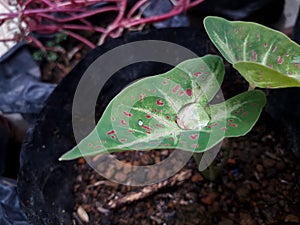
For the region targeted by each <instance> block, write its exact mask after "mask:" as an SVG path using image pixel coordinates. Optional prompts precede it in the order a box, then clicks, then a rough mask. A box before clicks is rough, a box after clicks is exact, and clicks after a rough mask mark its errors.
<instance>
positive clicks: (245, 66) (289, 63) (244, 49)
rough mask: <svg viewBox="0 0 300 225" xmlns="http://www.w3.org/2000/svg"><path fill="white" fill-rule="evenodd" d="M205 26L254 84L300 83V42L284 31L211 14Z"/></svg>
mask: <svg viewBox="0 0 300 225" xmlns="http://www.w3.org/2000/svg"><path fill="white" fill-rule="evenodd" d="M204 26H205V29H206V31H207V33H208V35H209V37H210V39H211V41H212V42H213V43H214V44H215V46H216V47H217V48H218V50H219V51H220V52H221V54H222V55H223V56H224V58H225V59H226V60H227V61H228V62H230V63H231V64H233V67H234V68H235V69H237V70H238V71H239V72H240V74H241V75H242V76H243V77H244V78H245V79H246V80H247V81H248V82H249V84H250V87H251V88H252V89H254V88H255V87H260V88H285V87H300V58H299V56H300V46H299V45H298V44H297V43H295V42H293V41H292V40H290V39H289V38H288V37H287V36H286V35H284V34H283V33H281V32H279V31H276V30H273V29H270V28H268V27H265V26H263V25H260V24H256V23H252V22H242V21H235V22H231V21H228V20H225V19H223V18H220V17H213V16H209V17H206V18H205V20H204Z"/></svg>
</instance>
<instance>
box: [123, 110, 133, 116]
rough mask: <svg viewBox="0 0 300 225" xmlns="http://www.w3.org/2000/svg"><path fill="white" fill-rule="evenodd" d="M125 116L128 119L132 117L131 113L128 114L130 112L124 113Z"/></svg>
mask: <svg viewBox="0 0 300 225" xmlns="http://www.w3.org/2000/svg"><path fill="white" fill-rule="evenodd" d="M123 114H124V115H125V116H128V117H132V114H131V113H128V112H125V111H124V112H123Z"/></svg>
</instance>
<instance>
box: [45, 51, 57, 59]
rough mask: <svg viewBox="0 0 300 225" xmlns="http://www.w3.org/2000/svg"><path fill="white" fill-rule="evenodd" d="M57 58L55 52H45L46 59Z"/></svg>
mask: <svg viewBox="0 0 300 225" xmlns="http://www.w3.org/2000/svg"><path fill="white" fill-rule="evenodd" d="M57 58H58V55H57V53H56V52H48V53H47V60H48V61H55V60H57Z"/></svg>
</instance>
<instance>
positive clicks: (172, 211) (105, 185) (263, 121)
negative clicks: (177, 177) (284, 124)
mask: <svg viewBox="0 0 300 225" xmlns="http://www.w3.org/2000/svg"><path fill="white" fill-rule="evenodd" d="M285 140H286V137H285V132H284V130H282V129H281V128H280V127H279V126H277V124H274V121H272V120H271V119H270V118H269V117H268V115H266V114H263V115H262V117H261V118H260V120H259V122H258V123H257V124H256V126H255V127H254V129H253V130H252V131H251V132H250V133H249V134H247V135H246V136H244V137H240V138H235V139H231V146H232V151H231V155H230V157H229V159H227V162H226V164H225V167H224V168H222V169H221V171H220V174H219V175H218V176H217V178H216V180H214V181H210V180H208V179H206V178H204V176H203V174H201V173H199V172H198V170H197V166H196V164H195V162H194V160H193V159H191V160H190V161H189V162H188V164H187V165H186V166H185V167H184V168H183V169H182V171H188V170H191V171H192V174H191V175H190V176H189V177H188V179H185V180H184V181H181V182H180V181H179V182H177V183H175V185H172V186H167V187H165V188H160V189H159V190H158V191H154V192H153V193H152V194H151V195H150V196H148V197H146V198H141V199H137V200H135V201H133V202H131V203H128V204H121V205H119V206H116V207H115V208H112V207H111V205H110V202H111V201H114V200H116V199H121V198H123V197H124V196H125V197H126V196H128V195H130V194H131V193H133V192H134V193H137V192H140V191H142V190H143V189H142V188H143V187H130V186H126V185H121V184H117V183H113V182H111V181H109V180H106V179H105V178H103V177H101V176H100V175H99V174H97V173H96V172H95V171H94V170H93V169H91V168H90V167H89V165H88V164H86V163H85V161H84V160H82V159H80V160H79V161H78V164H77V165H76V168H75V169H76V171H77V173H78V176H77V179H76V184H75V186H74V193H75V196H76V202H77V203H76V206H75V208H74V213H73V215H74V224H92V225H95V224H99V225H100V224H103V225H108V224H130V225H135V224H136V225H141V224H142V225H144V224H145V225H147V224H166V225H169V224H176V225H177V224H178V225H185V224H186V225H193V224H201V225H206V224H207V225H209V224H219V225H231V224H239V225H256V224H266V225H267V224H268V225H271V224H272V225H273V224H274V225H275V224H280V225H281V224H300V165H299V164H298V162H297V161H296V160H295V158H294V157H293V155H291V154H290V153H289V152H288V151H287V150H286V141H285ZM229 146H230V145H229V142H228V141H224V142H223V145H222V150H221V151H220V152H219V154H218V158H217V159H216V160H215V161H216V162H220V161H221V160H222V159H224V158H225V157H224V155H225V154H226V153H227V151H228V147H229ZM226 149H227V150H226ZM166 155H168V151H166V150H165V151H151V152H148V153H141V152H140V153H119V154H116V155H115V156H114V157H117V158H118V159H120V160H123V161H124V160H126V161H127V162H131V163H133V164H134V165H145V164H147V162H148V163H150V164H151V162H152V163H153V162H157V161H159V160H160V159H163V158H164V157H166ZM126 157H127V158H126ZM217 166H218V165H217ZM219 166H220V163H219ZM182 171H181V172H182ZM161 172H162V171H160V173H161ZM124 173H126V171H124V172H123V174H124ZM115 174H119V175H118V176H120V175H122V173H120V171H118V172H117V173H115ZM204 174H205V173H204ZM169 179H172V178H169ZM153 187H154V186H153ZM84 221H86V222H84Z"/></svg>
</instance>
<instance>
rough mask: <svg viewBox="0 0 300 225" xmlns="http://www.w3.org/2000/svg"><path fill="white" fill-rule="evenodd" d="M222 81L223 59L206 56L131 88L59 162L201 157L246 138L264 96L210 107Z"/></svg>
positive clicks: (255, 94) (249, 95)
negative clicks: (159, 153)
mask: <svg viewBox="0 0 300 225" xmlns="http://www.w3.org/2000/svg"><path fill="white" fill-rule="evenodd" d="M223 77H224V64H223V62H222V59H221V58H220V57H219V56H214V55H207V56H204V57H202V58H195V59H190V60H187V61H184V62H182V63H180V64H179V65H177V66H176V67H175V68H173V69H172V70H170V71H169V72H167V73H164V74H160V75H156V76H152V77H147V78H144V79H141V80H139V81H137V82H135V83H133V84H131V85H129V86H128V87H126V88H125V89H124V90H122V91H121V92H120V93H119V94H118V95H117V96H116V97H115V98H114V99H113V100H112V101H111V102H110V103H109V105H108V106H107V108H106V110H105V111H104V113H103V115H102V117H101V118H100V120H99V122H98V124H97V125H96V127H95V129H94V130H93V131H92V132H91V133H90V134H89V135H88V136H87V137H86V138H84V139H83V140H82V141H81V142H80V143H79V144H78V145H77V146H76V147H74V148H73V149H72V150H70V151H69V152H67V153H65V154H64V155H63V156H62V157H61V158H60V160H71V159H75V158H78V157H82V156H91V155H96V154H100V153H107V152H119V151H125V150H148V149H181V150H186V151H194V152H203V151H206V150H208V149H210V148H211V147H213V146H214V145H216V144H218V143H219V142H220V141H222V140H223V139H224V138H225V137H237V136H241V135H245V134H246V133H247V132H249V131H250V130H251V128H252V127H253V126H254V124H255V122H256V121H257V119H258V118H259V115H260V113H261V111H262V108H263V107H264V105H265V103H266V99H265V95H264V93H263V92H262V91H258V90H253V91H248V92H245V93H242V94H239V95H237V96H235V97H233V98H231V99H229V100H226V101H224V102H222V103H218V104H210V102H211V100H212V99H213V98H214V96H215V95H216V93H217V92H218V91H219V89H220V85H221V83H222V81H223Z"/></svg>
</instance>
